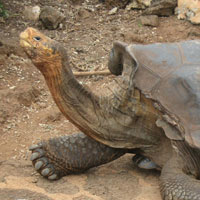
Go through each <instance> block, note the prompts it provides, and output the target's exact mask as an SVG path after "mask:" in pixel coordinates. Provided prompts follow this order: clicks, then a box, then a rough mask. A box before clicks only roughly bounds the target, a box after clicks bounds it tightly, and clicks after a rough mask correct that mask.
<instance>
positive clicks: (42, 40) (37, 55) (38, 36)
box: [20, 27, 66, 72]
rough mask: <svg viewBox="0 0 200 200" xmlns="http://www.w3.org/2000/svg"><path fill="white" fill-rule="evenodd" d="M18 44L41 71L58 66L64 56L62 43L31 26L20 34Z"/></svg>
mask: <svg viewBox="0 0 200 200" xmlns="http://www.w3.org/2000/svg"><path fill="white" fill-rule="evenodd" d="M20 46H21V47H22V48H23V49H24V51H25V52H26V54H27V55H28V57H29V58H30V59H31V60H32V62H33V64H34V65H35V66H36V67H37V68H38V69H39V70H40V71H41V72H45V71H47V70H49V68H52V67H53V68H55V67H56V68H57V69H58V68H60V67H61V66H62V59H63V58H66V55H63V54H66V52H65V49H64V48H63V47H62V45H60V44H59V43H58V42H56V41H54V40H52V39H51V38H49V37H47V36H45V35H44V34H42V33H41V32H39V31H38V30H36V29H34V28H31V27H29V28H27V29H26V30H25V31H24V32H22V33H21V34H20ZM55 64H57V65H56V66H55ZM52 70H54V69H52Z"/></svg>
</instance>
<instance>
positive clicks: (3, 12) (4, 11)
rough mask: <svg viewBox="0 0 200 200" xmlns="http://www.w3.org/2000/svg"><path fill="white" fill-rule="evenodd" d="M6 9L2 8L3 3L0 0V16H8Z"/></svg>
mask: <svg viewBox="0 0 200 200" xmlns="http://www.w3.org/2000/svg"><path fill="white" fill-rule="evenodd" d="M8 16H9V14H8V11H7V10H6V9H5V8H4V6H3V4H2V3H1V1H0V17H3V18H8Z"/></svg>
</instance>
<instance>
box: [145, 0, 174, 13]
mask: <svg viewBox="0 0 200 200" xmlns="http://www.w3.org/2000/svg"><path fill="white" fill-rule="evenodd" d="M176 5H177V0H159V1H155V2H154V3H152V4H151V6H150V7H149V8H147V9H146V10H145V11H144V12H143V14H145V15H158V16H170V15H173V14H174V10H175V8H176Z"/></svg>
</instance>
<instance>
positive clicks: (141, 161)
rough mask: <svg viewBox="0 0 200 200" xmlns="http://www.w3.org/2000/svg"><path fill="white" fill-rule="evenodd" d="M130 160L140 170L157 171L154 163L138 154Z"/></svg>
mask: <svg viewBox="0 0 200 200" xmlns="http://www.w3.org/2000/svg"><path fill="white" fill-rule="evenodd" d="M132 160H133V162H134V163H135V164H136V165H137V166H138V167H139V168H141V169H158V166H157V165H156V164H155V163H154V162H152V161H151V160H150V159H149V158H146V157H144V156H142V155H140V154H136V155H135V156H133V158H132Z"/></svg>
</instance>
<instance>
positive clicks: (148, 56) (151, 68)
mask: <svg viewBox="0 0 200 200" xmlns="http://www.w3.org/2000/svg"><path fill="white" fill-rule="evenodd" d="M115 45H116V46H123V47H124V50H125V51H123V54H125V56H123V57H124V58H126V59H127V58H128V59H131V60H132V61H131V62H132V63H133V61H134V63H135V65H134V68H135V74H134V77H133V81H134V86H135V87H137V88H138V89H139V90H141V92H142V93H143V94H144V95H145V96H146V97H147V98H151V99H152V100H154V101H155V102H157V105H159V106H158V107H160V110H162V111H163V119H164V121H165V122H167V123H168V124H171V125H173V126H174V127H176V128H177V129H178V131H176V132H174V133H173V134H171V133H170V131H169V130H168V129H166V130H165V129H164V127H163V129H164V131H165V133H166V135H167V136H168V137H169V138H170V139H182V140H186V141H187V142H188V143H189V144H190V145H191V146H194V147H197V148H200V41H198V40H192V41H184V42H179V43H163V44H161V43H157V44H149V45H138V44H133V45H125V44H123V43H115ZM129 67H130V66H129ZM159 125H160V126H161V127H162V123H161V124H159V123H158V126H159ZM177 134H180V135H177Z"/></svg>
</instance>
